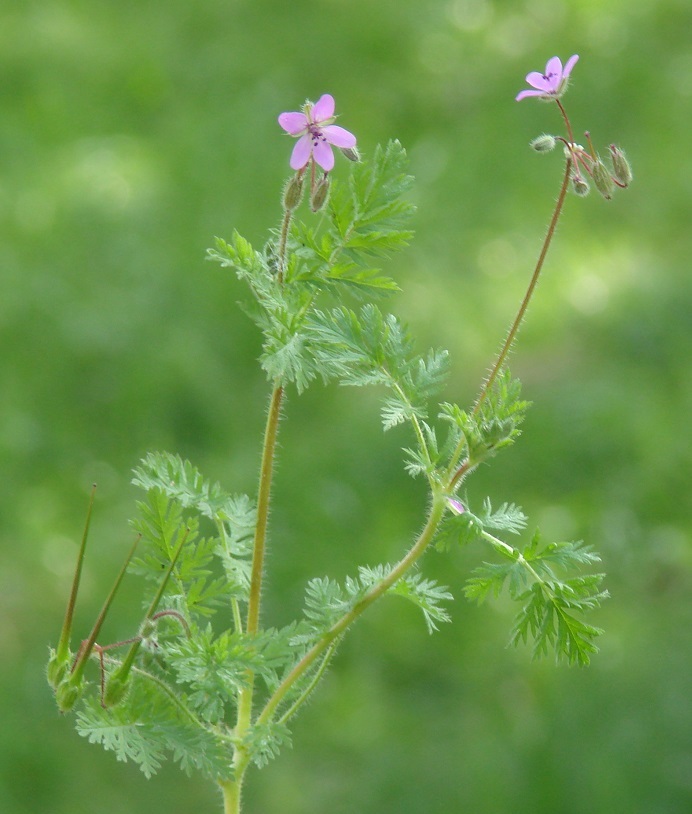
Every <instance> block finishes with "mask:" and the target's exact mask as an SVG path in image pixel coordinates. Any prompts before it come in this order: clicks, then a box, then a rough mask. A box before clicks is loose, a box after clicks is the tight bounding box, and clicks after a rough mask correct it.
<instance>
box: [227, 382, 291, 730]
mask: <svg viewBox="0 0 692 814" xmlns="http://www.w3.org/2000/svg"><path fill="white" fill-rule="evenodd" d="M283 394H284V390H283V387H282V386H281V385H276V386H275V387H274V390H273V391H272V395H271V399H270V402H269V413H268V415H267V424H266V427H265V430H264V446H263V449H262V463H261V465H260V478H259V490H258V495H257V523H256V525H255V539H254V545H253V552H252V572H251V577H250V598H249V600H248V610H247V622H246V627H245V629H246V632H247V633H250V634H252V633H257V631H258V629H259V616H260V604H261V600H262V576H263V571H264V553H265V549H266V542H267V525H268V522H269V500H270V496H271V483H272V474H273V470H274V455H275V452H276V438H277V434H278V429H279V418H280V415H281V402H282V400H283ZM248 679H249V680H248V683H247V686H246V687H245V688H244V689H243V690H241V691H240V695H239V699H238V721H237V725H236V735H237V736H238V738H242V737H243V735H244V734H245V733H246V732H247V730H248V728H249V726H250V721H251V718H252V696H253V691H254V676H253V675H252V674H251V673H250V674H249V675H248Z"/></svg>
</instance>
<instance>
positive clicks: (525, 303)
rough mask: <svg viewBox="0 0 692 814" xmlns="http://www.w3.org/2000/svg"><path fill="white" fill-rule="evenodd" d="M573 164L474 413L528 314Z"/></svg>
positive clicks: (563, 200)
mask: <svg viewBox="0 0 692 814" xmlns="http://www.w3.org/2000/svg"><path fill="white" fill-rule="evenodd" d="M571 166H572V165H571V161H569V160H568V161H567V165H566V167H565V174H564V177H563V179H562V186H561V187H560V193H559V194H558V196H557V202H556V204H555V209H554V210H553V215H552V217H551V219H550V224H549V226H548V231H547V232H546V235H545V239H544V240H543V246H542V247H541V251H540V254H539V255H538V260H537V261H536V267H535V268H534V270H533V275H532V276H531V280H530V282H529V287H528V288H527V289H526V293H525V294H524V298H523V300H522V301H521V305H520V306H519V310H518V311H517V315H516V316H515V317H514V321H513V322H512V324H511V326H510V328H509V331H508V333H507V337H506V339H505V341H504V343H503V345H502V347H501V348H500V352H499V353H498V355H497V358H496V359H495V364H494V365H493V366H492V368H491V370H490V373H489V374H488V376H487V378H486V380H485V381H484V382H483V387H482V388H481V392H480V393H479V395H478V398H477V399H476V404H475V405H474V408H473V414H474V415H477V414H478V411H479V410H480V408H481V405H482V404H483V402H484V401H485V399H486V398H487V396H488V393H489V392H490V389H491V387H492V386H493V384H494V382H495V379H496V378H497V376H498V374H499V373H500V371H501V370H502V367H503V365H504V363H505V361H506V360H507V356H508V354H509V352H510V350H511V349H512V345H513V344H514V340H515V339H516V338H517V333H518V332H519V327H520V325H521V323H522V321H523V319H524V316H525V314H526V309H527V308H528V307H529V303H530V302H531V297H532V296H533V292H534V290H535V288H536V283H538V278H539V277H540V275H541V270H542V269H543V263H544V262H545V258H546V256H547V254H548V249H549V248H550V244H551V242H552V240H553V236H554V235H555V229H556V227H557V222H558V220H559V219H560V215H561V213H562V207H563V205H564V203H565V196H566V195H567V186H568V184H569V176H570V169H571Z"/></svg>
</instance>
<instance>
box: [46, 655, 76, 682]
mask: <svg viewBox="0 0 692 814" xmlns="http://www.w3.org/2000/svg"><path fill="white" fill-rule="evenodd" d="M69 668H70V663H69V661H68V660H67V659H61V658H58V654H57V653H56V652H55V650H51V652H50V659H49V660H48V668H47V671H46V672H47V676H48V683H49V684H50V686H51V687H52V688H53V689H55V688H56V687H57V686H58V684H60V682H61V681H62V680H63V679H64V678H66V676H67V672H68V670H69Z"/></svg>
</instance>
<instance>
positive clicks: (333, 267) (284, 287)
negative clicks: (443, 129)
mask: <svg viewBox="0 0 692 814" xmlns="http://www.w3.org/2000/svg"><path fill="white" fill-rule="evenodd" d="M406 164H407V159H406V153H405V151H404V149H403V148H402V147H401V145H400V144H399V143H398V142H390V143H389V145H388V146H387V147H386V148H385V149H382V148H380V147H378V148H377V150H376V151H375V155H374V156H373V159H372V162H369V163H368V164H359V165H357V166H356V167H355V168H354V169H353V172H352V173H351V176H350V178H349V180H348V181H347V182H345V183H344V182H340V181H338V180H333V181H332V182H331V185H332V189H331V195H330V202H329V218H324V219H320V222H319V224H318V225H317V226H313V225H312V224H310V225H308V224H306V223H304V222H301V221H299V220H295V219H292V218H290V213H288V212H287V213H286V214H285V220H284V224H283V226H282V228H281V229H279V230H277V231H276V232H275V234H274V237H273V239H272V240H271V241H270V242H269V244H268V245H267V247H266V248H265V251H264V252H263V253H262V252H258V251H256V250H254V249H253V248H252V246H251V245H250V243H249V242H248V241H247V240H245V239H244V238H242V237H241V236H240V235H239V234H237V233H234V234H233V236H232V238H231V240H230V241H229V242H226V241H224V240H221V239H220V238H217V240H216V246H215V248H214V249H210V250H209V252H208V257H209V259H211V260H215V261H217V262H220V263H221V265H223V266H225V267H228V268H231V269H233V270H234V271H235V273H236V274H237V276H238V277H239V278H240V279H241V280H244V281H245V282H246V283H247V284H248V286H249V288H250V292H251V294H252V296H253V301H252V302H251V303H250V304H249V305H247V306H246V311H247V313H248V314H249V315H250V316H251V318H252V319H253V320H254V321H255V322H256V323H257V325H258V326H259V327H260V329H261V330H262V332H263V334H264V347H263V354H262V359H261V363H262V367H263V369H264V370H265V372H266V374H267V377H268V378H269V380H270V381H272V382H278V383H281V384H284V385H285V384H288V383H292V384H294V385H295V387H296V389H297V390H298V392H301V391H303V390H304V389H305V388H306V387H307V386H308V385H309V384H310V382H311V381H313V380H314V379H315V377H316V376H317V375H318V373H319V374H321V375H324V371H323V370H321V369H320V365H319V363H318V361H317V360H316V359H315V358H314V349H313V347H312V339H313V337H312V336H311V334H310V331H309V330H308V328H307V325H308V322H309V320H310V317H311V315H312V313H313V312H314V310H315V300H316V298H317V296H318V294H320V293H329V294H331V295H332V296H334V297H336V298H337V299H340V298H343V297H344V296H347V295H348V294H352V295H355V296H361V295H365V294H367V295H373V294H379V295H382V294H387V293H391V292H392V291H396V290H397V288H398V286H397V285H396V283H395V282H394V281H393V280H391V279H390V278H388V277H385V276H383V275H382V274H381V272H380V270H379V269H377V268H375V267H373V266H372V264H371V262H370V261H371V260H372V258H374V257H381V256H386V255H389V254H391V253H392V252H394V251H396V250H398V249H400V248H402V247H403V246H405V245H406V244H407V242H408V241H409V240H410V238H411V235H412V233H411V232H410V231H408V230H405V229H403V228H402V225H403V224H404V223H405V222H406V221H407V220H408V219H409V218H410V216H411V215H412V213H413V211H414V208H413V206H412V205H411V204H410V203H409V202H408V201H407V200H406V199H405V197H404V196H405V194H406V192H407V191H408V190H409V188H410V186H411V183H412V178H411V176H409V175H407V174H406ZM284 232H285V239H286V245H285V247H284V246H283V243H282V240H283V234H284ZM279 256H280V259H277V258H279ZM280 271H281V273H280Z"/></svg>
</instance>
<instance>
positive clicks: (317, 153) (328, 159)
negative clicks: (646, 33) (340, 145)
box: [312, 139, 334, 172]
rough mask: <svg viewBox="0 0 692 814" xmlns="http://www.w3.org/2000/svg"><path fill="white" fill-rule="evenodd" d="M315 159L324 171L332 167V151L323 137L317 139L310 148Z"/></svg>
mask: <svg viewBox="0 0 692 814" xmlns="http://www.w3.org/2000/svg"><path fill="white" fill-rule="evenodd" d="M312 154H313V156H314V158H315V161H316V162H317V163H318V164H319V165H320V167H322V169H323V170H324V171H325V172H329V171H330V170H331V169H332V168H333V167H334V153H333V152H332V148H331V147H330V146H329V144H328V143H327V142H326V141H324V140H323V139H318V140H317V141H316V142H315V145H314V147H313V148H312Z"/></svg>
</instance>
